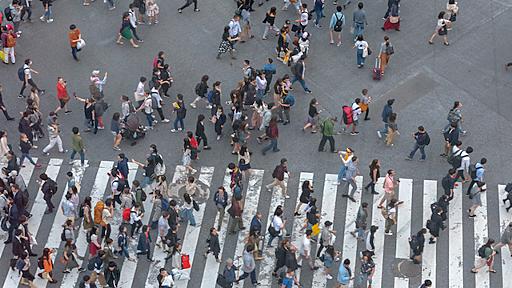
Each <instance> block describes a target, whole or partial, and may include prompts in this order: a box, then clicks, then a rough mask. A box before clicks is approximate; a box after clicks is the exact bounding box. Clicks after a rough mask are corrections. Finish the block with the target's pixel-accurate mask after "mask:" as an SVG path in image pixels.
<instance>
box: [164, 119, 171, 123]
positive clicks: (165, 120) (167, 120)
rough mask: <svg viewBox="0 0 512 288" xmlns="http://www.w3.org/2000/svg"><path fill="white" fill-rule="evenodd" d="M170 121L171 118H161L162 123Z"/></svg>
mask: <svg viewBox="0 0 512 288" xmlns="http://www.w3.org/2000/svg"><path fill="white" fill-rule="evenodd" d="M170 121H171V120H169V119H164V120H162V123H167V122H170Z"/></svg>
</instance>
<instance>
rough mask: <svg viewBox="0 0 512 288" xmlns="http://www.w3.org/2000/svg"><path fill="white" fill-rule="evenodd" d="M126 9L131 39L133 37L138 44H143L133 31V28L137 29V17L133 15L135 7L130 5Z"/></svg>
mask: <svg viewBox="0 0 512 288" xmlns="http://www.w3.org/2000/svg"><path fill="white" fill-rule="evenodd" d="M128 7H129V9H128V15H129V16H130V29H131V30H132V33H133V37H135V39H137V41H139V42H144V41H142V39H140V38H139V36H138V35H137V31H136V30H135V28H137V16H136V15H135V9H134V8H135V5H134V4H133V3H130V5H128Z"/></svg>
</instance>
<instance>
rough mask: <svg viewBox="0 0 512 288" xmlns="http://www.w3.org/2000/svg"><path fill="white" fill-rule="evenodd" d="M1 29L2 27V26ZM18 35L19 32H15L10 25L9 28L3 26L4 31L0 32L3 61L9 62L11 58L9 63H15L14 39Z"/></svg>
mask: <svg viewBox="0 0 512 288" xmlns="http://www.w3.org/2000/svg"><path fill="white" fill-rule="evenodd" d="M2 31H4V28H3V27H2ZM19 36H20V34H19V32H18V33H16V32H15V31H14V28H13V27H12V25H11V26H10V27H9V28H7V27H6V28H5V32H2V36H1V37H2V46H3V51H4V63H5V64H9V59H11V63H12V64H15V63H16V52H15V48H16V39H17V38H18V37H19Z"/></svg>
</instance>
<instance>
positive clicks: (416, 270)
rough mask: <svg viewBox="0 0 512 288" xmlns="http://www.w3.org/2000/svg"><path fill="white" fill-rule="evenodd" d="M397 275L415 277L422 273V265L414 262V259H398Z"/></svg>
mask: <svg viewBox="0 0 512 288" xmlns="http://www.w3.org/2000/svg"><path fill="white" fill-rule="evenodd" d="M397 260H398V263H397V265H396V270H397V276H398V277H405V278H414V277H418V276H420V275H421V265H419V264H414V263H413V262H412V260H409V259H407V260H404V259H397Z"/></svg>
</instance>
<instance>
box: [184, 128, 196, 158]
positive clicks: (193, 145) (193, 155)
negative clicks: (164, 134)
mask: <svg viewBox="0 0 512 288" xmlns="http://www.w3.org/2000/svg"><path fill="white" fill-rule="evenodd" d="M187 137H188V139H189V140H190V147H191V148H192V149H191V151H190V152H191V153H190V158H191V159H192V160H197V159H198V157H197V152H198V151H197V148H198V147H199V143H197V140H196V138H195V137H194V134H193V133H192V132H191V131H188V132H187Z"/></svg>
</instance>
